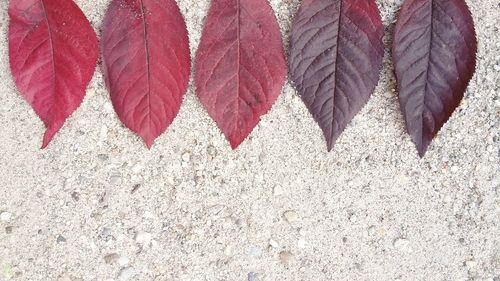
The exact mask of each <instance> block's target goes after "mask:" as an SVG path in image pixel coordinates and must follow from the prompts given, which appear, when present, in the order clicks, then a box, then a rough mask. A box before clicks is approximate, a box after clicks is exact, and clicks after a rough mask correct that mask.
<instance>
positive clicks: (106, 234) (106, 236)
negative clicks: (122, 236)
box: [98, 227, 113, 241]
mask: <svg viewBox="0 0 500 281" xmlns="http://www.w3.org/2000/svg"><path fill="white" fill-rule="evenodd" d="M98 238H99V239H102V240H104V241H109V240H111V239H113V235H112V231H111V229H109V228H108V227H104V228H103V229H102V231H101V234H99V236H98Z"/></svg>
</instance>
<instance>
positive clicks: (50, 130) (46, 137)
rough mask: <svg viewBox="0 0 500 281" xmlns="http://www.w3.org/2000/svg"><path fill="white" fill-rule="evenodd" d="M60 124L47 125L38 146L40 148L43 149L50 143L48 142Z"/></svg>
mask: <svg viewBox="0 0 500 281" xmlns="http://www.w3.org/2000/svg"><path fill="white" fill-rule="evenodd" d="M61 126H62V125H60V126H49V127H47V130H45V134H44V135H43V140H42V146H41V147H40V149H45V148H46V147H47V146H48V145H49V144H50V142H51V141H52V139H53V138H54V135H55V134H56V133H57V132H58V131H59V129H60V128H61Z"/></svg>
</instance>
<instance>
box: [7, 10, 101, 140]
mask: <svg viewBox="0 0 500 281" xmlns="http://www.w3.org/2000/svg"><path fill="white" fill-rule="evenodd" d="M9 16H10V25H9V58H10V68H11V71H12V75H13V77H14V80H15V82H16V85H17V88H18V89H19V91H20V92H21V95H22V96H23V97H24V99H25V100H26V101H27V102H28V103H29V104H30V105H31V107H32V108H33V109H34V111H35V113H36V114H37V115H38V116H39V117H40V119H41V120H42V121H43V122H44V124H45V127H46V128H47V129H46V131H45V135H44V137H43V142H42V148H45V147H46V146H47V145H48V144H49V143H50V141H51V140H52V138H53V137H54V135H55V134H56V133H57V132H58V131H59V129H60V128H61V127H62V126H63V124H64V122H65V120H66V119H67V118H68V117H69V116H70V115H71V114H72V113H73V112H74V111H75V110H76V109H77V108H78V107H79V106H80V104H81V102H82V100H83V98H84V96H85V89H86V87H87V84H88V83H89V82H90V79H91V78H92V75H93V73H94V71H95V66H96V63H97V56H98V53H99V52H98V48H97V37H96V34H95V32H94V30H93V29H92V26H91V25H90V23H89V21H88V20H87V18H86V17H85V15H84V14H83V12H82V11H81V10H80V9H79V8H78V6H77V5H76V4H75V3H74V2H73V1H71V0H50V1H49V0H11V1H10V4H9Z"/></svg>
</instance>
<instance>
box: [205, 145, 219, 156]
mask: <svg viewBox="0 0 500 281" xmlns="http://www.w3.org/2000/svg"><path fill="white" fill-rule="evenodd" d="M207 153H208V155H210V156H212V157H215V156H217V149H216V148H215V147H214V146H213V145H209V146H208V147H207Z"/></svg>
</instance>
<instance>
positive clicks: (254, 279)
mask: <svg viewBox="0 0 500 281" xmlns="http://www.w3.org/2000/svg"><path fill="white" fill-rule="evenodd" d="M258 280H259V279H258V278H257V273H255V272H249V273H248V281H258Z"/></svg>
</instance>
